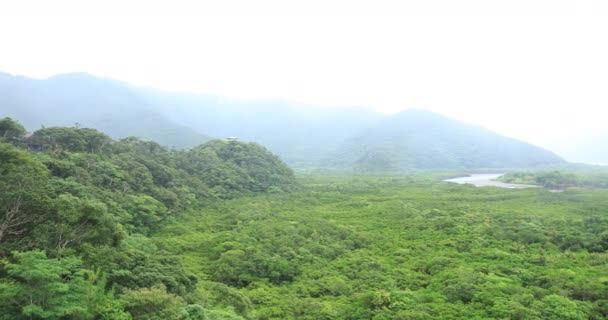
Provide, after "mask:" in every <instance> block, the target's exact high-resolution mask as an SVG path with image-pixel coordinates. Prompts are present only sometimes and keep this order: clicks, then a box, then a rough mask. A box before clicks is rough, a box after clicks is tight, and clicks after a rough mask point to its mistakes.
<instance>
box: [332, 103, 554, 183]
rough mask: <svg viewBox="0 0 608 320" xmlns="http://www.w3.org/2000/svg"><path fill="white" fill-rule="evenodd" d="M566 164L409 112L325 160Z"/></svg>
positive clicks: (398, 165) (367, 164)
mask: <svg viewBox="0 0 608 320" xmlns="http://www.w3.org/2000/svg"><path fill="white" fill-rule="evenodd" d="M560 162H564V160H563V159H561V158H560V157H559V156H557V155H555V154H553V153H551V152H550V151H547V150H544V149H541V148H539V147H536V146H533V145H531V144H528V143H525V142H522V141H519V140H516V139H511V138H507V137H504V136H500V135H498V134H496V133H493V132H491V131H489V130H486V129H483V128H481V127H477V126H471V125H467V124H464V123H461V122H458V121H455V120H452V119H449V118H446V117H443V116H441V115H438V114H435V113H432V112H428V111H423V110H408V111H404V112H401V113H399V114H396V115H394V116H391V117H388V118H386V119H384V120H383V121H381V122H380V123H379V124H377V125H376V126H373V127H371V128H370V129H367V130H364V131H363V132H361V133H359V134H357V135H356V136H354V137H353V138H351V139H350V140H349V141H348V142H347V143H345V144H344V145H342V146H341V147H340V148H338V149H337V151H335V152H334V153H333V154H332V155H331V156H330V157H328V158H326V160H325V162H324V165H326V166H329V167H342V168H354V169H359V170H372V171H392V170H403V169H412V168H422V169H425V168H515V167H517V168H519V167H530V166H538V165H545V164H553V163H560Z"/></svg>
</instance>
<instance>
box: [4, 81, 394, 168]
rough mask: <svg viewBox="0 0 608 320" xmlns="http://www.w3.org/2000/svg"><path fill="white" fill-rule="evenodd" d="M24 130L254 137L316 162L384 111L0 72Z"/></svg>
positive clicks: (289, 158) (165, 139)
mask: <svg viewBox="0 0 608 320" xmlns="http://www.w3.org/2000/svg"><path fill="white" fill-rule="evenodd" d="M4 116H9V117H12V118H15V119H17V120H19V121H21V122H22V123H23V124H24V125H25V126H26V127H27V128H28V129H29V130H34V129H37V128H40V127H41V126H72V125H74V124H75V123H79V124H80V125H81V126H83V127H92V128H96V129H99V130H102V131H105V132H107V133H108V134H110V135H111V136H112V137H114V138H121V137H125V136H138V137H141V138H145V139H150V140H154V141H156V142H159V143H161V144H163V145H167V146H176V147H180V148H189V147H193V146H195V145H198V144H200V143H202V142H204V141H206V140H208V138H207V136H206V135H209V136H212V137H217V138H224V137H230V136H234V137H237V138H238V139H239V140H241V141H252V142H257V143H260V144H262V145H264V146H266V147H267V148H269V149H270V150H272V151H273V152H274V153H276V154H277V155H279V156H280V157H281V159H283V160H284V161H285V162H287V163H289V164H291V165H297V166H316V165H317V164H318V163H319V161H320V160H322V159H323V158H324V157H325V156H326V155H327V154H328V153H329V152H330V151H332V150H335V149H336V148H337V147H339V146H340V145H341V144H342V143H344V142H345V141H346V140H347V139H348V138H349V137H351V136H352V135H353V134H355V133H356V132H358V131H360V130H361V129H362V128H365V127H368V126H370V125H372V124H374V123H377V122H378V121H379V120H380V119H381V118H382V115H381V114H379V113H377V112H374V111H370V110H365V109H361V108H342V109H340V108H322V107H315V106H309V105H297V104H292V103H288V102H283V101H236V100H227V99H223V98H220V97H215V96H209V95H204V94H190V93H171V92H164V91H161V90H155V89H147V88H138V87H134V86H131V85H128V84H126V83H123V82H120V81H115V80H109V79H102V78H97V77H94V76H92V75H89V74H86V73H70V74H63V75H58V76H54V77H51V78H49V79H46V80H34V79H29V78H25V77H17V76H12V75H9V74H3V73H0V117H4Z"/></svg>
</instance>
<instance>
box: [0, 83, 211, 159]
mask: <svg viewBox="0 0 608 320" xmlns="http://www.w3.org/2000/svg"><path fill="white" fill-rule="evenodd" d="M4 116H9V117H12V118H15V119H18V120H19V121H21V122H22V123H23V124H24V125H25V126H26V127H27V128H28V130H34V129H38V128H40V127H41V126H72V125H75V124H76V123H78V124H80V125H82V126H83V127H92V128H96V129H99V130H102V131H105V132H107V133H108V134H110V136H112V137H114V138H123V137H127V136H137V137H141V138H144V139H150V140H154V141H156V142H159V143H161V144H163V145H167V146H175V147H178V148H189V147H193V146H195V145H198V144H201V143H203V142H205V141H207V140H209V138H208V137H207V136H205V135H203V134H201V133H199V132H197V131H195V130H193V129H190V128H187V127H185V126H183V125H180V124H177V123H175V122H174V121H171V120H170V119H168V118H167V117H166V116H164V115H162V114H161V113H160V112H157V111H156V110H155V109H154V108H153V107H152V106H150V105H149V104H147V102H146V101H145V99H143V98H142V97H141V96H140V95H139V93H138V92H136V91H135V90H134V88H133V87H131V86H129V85H128V84H125V83H122V82H119V81H114V80H108V79H101V78H97V77H94V76H92V75H89V74H86V73H70V74H64V75H59V76H54V77H51V78H49V79H46V80H35V79H28V78H24V77H17V76H12V75H9V74H4V73H0V117H4Z"/></svg>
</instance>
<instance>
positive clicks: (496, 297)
mask: <svg viewBox="0 0 608 320" xmlns="http://www.w3.org/2000/svg"><path fill="white" fill-rule="evenodd" d="M430 177H433V176H432V175H427V176H424V175H419V176H409V177H394V178H378V177H370V176H367V177H366V176H361V177H352V176H351V177H348V176H329V177H328V176H326V177H321V176H304V177H303V178H302V181H303V183H304V186H305V187H304V190H303V191H299V192H294V193H291V194H288V195H265V196H256V197H248V198H239V199H234V200H229V201H223V202H219V203H218V202H214V203H213V204H209V205H208V206H207V207H206V208H205V209H204V210H201V211H200V212H195V211H193V212H190V213H189V214H188V215H186V216H183V217H182V218H180V219H179V221H176V222H175V223H173V224H169V225H167V226H166V227H165V228H163V229H162V230H161V231H160V233H158V234H156V235H155V236H154V238H155V240H156V241H157V242H158V243H159V246H160V247H161V248H164V249H165V250H168V251H173V252H175V253H179V254H180V256H181V257H183V260H184V262H185V265H186V267H187V269H188V270H190V271H192V272H194V273H196V274H197V275H198V276H199V278H200V279H202V280H201V282H200V284H199V288H200V289H199V290H201V292H202V293H203V294H204V295H206V296H208V297H209V303H211V304H213V305H220V306H221V305H223V306H232V307H234V308H235V311H237V312H240V313H241V314H242V315H244V316H249V317H252V318H256V319H538V320H540V319H562V318H563V319H580V318H581V317H583V318H584V319H603V318H604V317H605V315H606V311H605V310H606V308H605V306H606V304H605V302H604V301H605V300H606V299H608V287H607V286H606V285H607V284H608V281H607V280H606V279H608V269H606V265H607V263H608V252H606V249H608V247H604V241H605V240H604V239H605V238H606V236H605V230H607V229H608V193H607V191H605V190H568V191H565V192H563V193H552V192H550V191H548V190H545V189H541V188H539V189H527V190H511V189H501V188H493V187H488V188H475V187H472V186H466V185H453V184H448V183H443V182H435V181H433V179H429V178H430ZM600 279H604V280H600ZM218 283H220V284H218ZM227 288H230V289H231V290H227ZM237 293H238V295H237ZM227 297H232V298H230V299H227ZM237 306H238V307H237ZM560 317H561V318H560Z"/></svg>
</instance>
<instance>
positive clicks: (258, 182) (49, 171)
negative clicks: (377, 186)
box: [0, 118, 297, 319]
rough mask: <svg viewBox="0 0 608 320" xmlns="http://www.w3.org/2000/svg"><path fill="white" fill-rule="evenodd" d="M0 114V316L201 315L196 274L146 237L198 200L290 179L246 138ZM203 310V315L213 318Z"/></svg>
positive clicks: (275, 189)
mask: <svg viewBox="0 0 608 320" xmlns="http://www.w3.org/2000/svg"><path fill="white" fill-rule="evenodd" d="M25 133H26V131H25V128H24V127H23V126H22V125H20V124H19V123H17V122H15V121H14V120H12V119H10V118H4V119H1V120H0V310H2V314H0V319H41V318H44V319H46V318H49V319H132V318H134V319H209V318H210V317H211V318H212V319H213V318H216V317H220V316H225V317H231V318H233V319H237V318H239V317H238V316H236V315H233V316H231V315H230V314H231V311H230V310H220V309H214V308H213V307H211V306H208V305H205V306H203V304H204V298H203V297H201V296H200V295H199V294H198V293H197V290H196V283H197V278H196V277H195V276H193V275H192V274H190V273H188V272H186V271H184V269H183V268H182V266H181V264H180V262H179V259H178V258H176V257H175V256H173V255H170V254H169V253H167V252H166V251H163V250H160V249H158V248H157V247H156V245H155V244H154V243H153V242H152V241H151V240H150V239H149V238H148V237H147V236H148V235H150V234H151V233H152V232H154V231H155V230H157V229H158V228H160V227H162V225H163V224H165V223H167V222H168V221H170V220H172V219H176V218H177V217H178V216H179V215H181V214H184V212H185V211H187V210H191V209H192V208H196V207H200V206H201V205H203V204H205V203H207V202H208V201H212V200H217V199H228V198H235V197H240V196H244V195H247V194H255V193H281V192H288V191H290V190H294V189H295V188H296V187H297V186H296V183H295V178H294V175H293V172H292V171H291V169H289V168H288V167H287V166H286V165H285V164H284V163H283V162H282V161H281V160H280V159H279V158H278V157H276V156H275V155H273V154H271V153H270V152H268V151H267V150H266V149H265V148H264V147H262V146H260V145H257V144H255V143H243V142H238V141H220V140H212V141H209V142H207V143H205V144H202V145H200V146H198V147H195V148H193V149H191V150H181V151H177V150H170V149H168V148H166V147H163V146H161V145H159V144H157V143H155V142H151V141H143V140H140V139H137V138H125V139H122V140H120V141H116V140H112V139H111V138H110V137H109V136H107V135H106V134H104V133H101V132H99V131H97V130H94V129H88V128H75V127H72V128H66V127H48V128H43V129H40V130H37V131H35V132H34V133H33V134H32V135H31V136H29V137H27V138H26V136H25ZM214 314H215V316H214Z"/></svg>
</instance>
